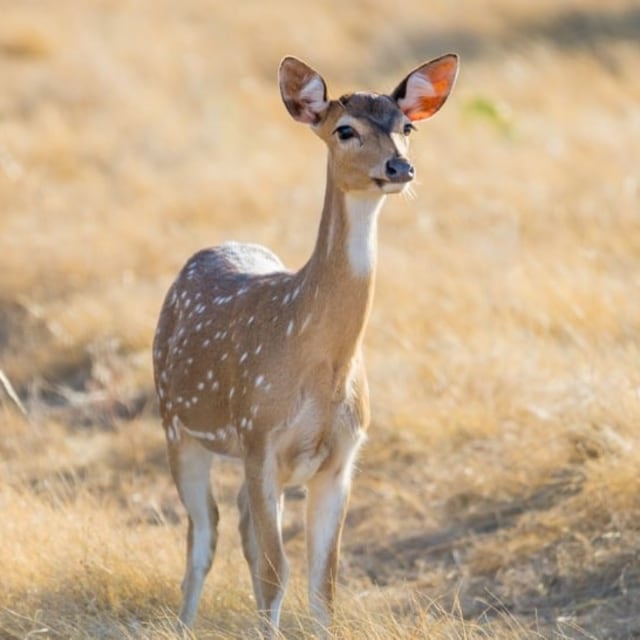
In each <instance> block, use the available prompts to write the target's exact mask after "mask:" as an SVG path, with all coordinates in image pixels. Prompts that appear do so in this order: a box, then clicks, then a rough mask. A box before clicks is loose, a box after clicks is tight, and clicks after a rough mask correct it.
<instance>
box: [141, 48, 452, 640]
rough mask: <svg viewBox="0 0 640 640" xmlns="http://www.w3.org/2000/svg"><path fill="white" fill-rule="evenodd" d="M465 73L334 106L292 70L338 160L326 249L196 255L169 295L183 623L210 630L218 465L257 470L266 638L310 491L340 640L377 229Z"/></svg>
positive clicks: (448, 59) (333, 164)
mask: <svg viewBox="0 0 640 640" xmlns="http://www.w3.org/2000/svg"><path fill="white" fill-rule="evenodd" d="M457 69H458V58H457V56H456V55H454V54H448V55H445V56H442V57H440V58H437V59H435V60H432V61H431V62H427V63H425V64H422V65H421V66H419V67H417V68H416V69H415V70H414V71H412V72H411V73H410V74H409V75H408V76H407V77H406V78H405V79H404V80H402V82H401V83H400V84H399V85H398V86H397V88H396V89H395V90H394V91H393V92H392V93H391V94H390V95H381V94H377V93H370V92H358V93H352V94H349V95H344V96H342V97H341V98H339V99H338V100H329V99H328V97H327V89H326V85H325V82H324V80H323V79H322V77H321V76H320V75H319V74H318V73H317V72H316V71H314V70H313V69H312V68H310V67H309V66H307V65H306V64H304V63H303V62H301V61H300V60H297V59H296V58H293V57H286V58H284V60H283V61H282V63H281V64H280V69H279V83H280V91H281V94H282V99H283V101H284V104H285V106H286V108H287V110H288V112H289V113H290V114H291V116H292V117H293V118H294V119H295V120H297V121H298V122H302V123H305V124H308V125H310V126H311V129H312V130H313V131H314V133H315V134H316V135H318V136H319V137H320V138H321V139H322V140H323V141H324V142H325V144H326V145H327V147H328V165H327V178H326V191H325V197H324V206H323V209H322V216H321V220H320V228H319V232H318V236H317V241H316V244H315V248H314V250H313V253H312V255H311V257H310V258H309V260H308V262H307V263H306V264H305V265H304V266H303V267H302V268H301V269H300V270H299V271H289V270H287V269H285V267H284V266H283V264H282V262H281V261H280V260H279V259H278V258H277V257H276V256H275V255H274V254H273V253H271V251H269V250H268V249H265V248H263V247H261V246H258V245H253V244H238V243H232V242H229V243H225V244H222V245H220V246H217V247H215V248H212V249H204V250H202V251H200V252H198V253H196V254H195V255H194V256H193V257H191V258H190V259H189V261H188V262H187V263H186V264H185V266H184V267H183V269H182V270H181V271H180V273H179V275H178V277H177V278H176V280H175V282H174V283H173V285H172V286H171V288H170V289H169V291H168V293H167V296H166V299H165V301H164V305H163V307H162V311H161V313H160V318H159V321H158V328H157V331H156V334H155V339H154V345H153V358H154V373H155V384H156V389H157V394H158V398H159V403H160V413H161V416H162V423H163V426H164V429H165V432H166V441H167V447H168V452H169V463H170V468H171V473H172V476H173V479H174V481H175V484H176V486H177V489H178V492H179V495H180V498H181V500H182V502H183V504H184V506H185V507H186V510H187V512H188V516H189V525H188V536H187V566H186V573H185V576H184V580H183V582H182V591H183V602H182V608H181V611H180V616H179V618H180V621H181V624H182V625H184V626H186V627H190V626H191V625H192V624H193V621H194V618H195V616H196V610H197V608H198V603H199V600H200V595H201V591H202V587H203V583H204V580H205V577H206V575H207V573H208V572H209V570H210V568H211V564H212V561H213V556H214V552H215V548H216V542H217V524H218V508H217V506H216V502H215V500H214V498H213V495H212V493H211V488H210V479H209V471H210V466H211V462H212V457H213V454H214V453H218V454H225V455H229V456H234V457H237V458H239V459H240V460H241V461H242V464H243V467H244V483H243V485H242V487H241V489H240V492H239V495H238V507H239V511H240V526H239V528H240V534H241V539H242V548H243V551H244V556H245V558H246V560H247V562H248V565H249V569H250V573H251V579H252V583H253V591H254V594H255V600H256V605H257V608H258V610H259V612H260V614H261V619H262V624H263V631H264V635H265V637H268V638H272V637H274V635H275V634H276V633H277V628H278V623H279V617H280V608H281V604H282V599H283V596H284V590H285V586H286V583H287V576H288V564H287V560H286V558H285V554H284V549H283V542H282V510H283V491H284V489H285V487H287V486H290V485H304V486H306V489H307V498H306V499H307V504H306V541H307V556H308V582H309V601H310V609H311V613H312V616H313V619H314V624H315V628H316V633H317V635H318V636H320V637H328V636H329V633H330V624H331V616H332V610H333V602H334V597H335V584H336V574H337V570H338V554H339V546H340V537H341V532H342V526H343V522H344V518H345V512H346V508H347V501H348V498H349V491H350V485H351V476H352V470H353V466H354V460H355V457H356V454H357V452H358V449H359V447H360V445H361V443H362V441H363V440H364V434H365V432H366V430H367V427H368V424H369V391H368V387H367V380H366V375H365V368H364V363H363V358H362V340H363V335H364V330H365V327H366V324H367V318H368V316H369V312H370V309H371V303H372V297H373V289H374V280H375V271H376V245H377V219H378V214H379V212H380V209H381V207H382V204H383V202H384V200H385V198H386V196H387V194H392V193H400V192H402V191H403V190H404V189H405V188H406V186H407V185H408V183H409V182H410V181H411V180H412V179H413V177H414V168H413V166H412V164H411V163H410V162H409V160H408V159H407V150H408V146H409V144H408V138H409V134H410V133H411V132H412V131H413V129H414V123H415V122H416V121H419V120H424V119H426V118H429V117H430V116H432V115H433V114H434V113H435V112H436V111H438V110H439V109H440V107H441V106H442V105H443V103H444V102H445V100H446V99H447V96H448V95H449V92H450V91H451V88H452V86H453V83H454V81H455V77H456V74H457Z"/></svg>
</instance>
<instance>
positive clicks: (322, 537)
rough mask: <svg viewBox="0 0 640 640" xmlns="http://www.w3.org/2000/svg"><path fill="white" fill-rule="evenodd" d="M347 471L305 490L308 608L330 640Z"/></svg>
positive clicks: (323, 478)
mask: <svg viewBox="0 0 640 640" xmlns="http://www.w3.org/2000/svg"><path fill="white" fill-rule="evenodd" d="M347 467H350V465H344V467H343V468H342V469H339V470H337V471H336V470H335V469H329V470H327V471H323V472H322V473H320V474H318V475H317V476H315V477H314V478H313V479H312V480H311V482H310V483H309V484H308V487H307V488H308V494H307V557H308V563H309V606H310V608H311V614H312V615H313V618H314V624H315V626H316V634H317V636H318V637H320V638H328V637H330V633H329V627H330V625H331V618H332V616H333V601H334V597H335V589H336V577H337V573H338V559H339V554H340V538H341V535H342V526H343V524H344V519H345V515H346V512H347V504H348V501H349V491H350V487H351V469H350V468H347Z"/></svg>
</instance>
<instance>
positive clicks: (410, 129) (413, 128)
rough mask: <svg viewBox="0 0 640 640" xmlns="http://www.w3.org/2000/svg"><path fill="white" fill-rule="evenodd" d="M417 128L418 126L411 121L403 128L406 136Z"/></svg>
mask: <svg viewBox="0 0 640 640" xmlns="http://www.w3.org/2000/svg"><path fill="white" fill-rule="evenodd" d="M415 130H416V128H415V127H414V126H413V125H412V124H411V123H410V122H407V124H405V125H404V129H403V130H402V132H403V133H404V135H405V136H408V135H409V134H410V133H411V132H412V131H415Z"/></svg>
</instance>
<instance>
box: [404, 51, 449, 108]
mask: <svg viewBox="0 0 640 640" xmlns="http://www.w3.org/2000/svg"><path fill="white" fill-rule="evenodd" d="M457 75H458V56H457V55H456V54H455V53H448V54H446V55H444V56H440V57H439V58H436V59H435V60H431V62H425V63H424V64H422V65H420V66H419V67H417V68H416V69H414V70H413V71H412V72H411V73H410V74H409V75H408V76H407V77H406V78H405V79H404V80H403V81H402V82H401V83H400V84H399V85H398V86H397V87H396V88H395V90H394V91H393V93H392V94H391V97H392V98H393V99H394V100H395V101H396V102H397V103H398V107H400V109H401V110H402V111H403V112H404V114H405V115H406V116H407V118H409V120H411V121H417V120H424V119H426V118H430V117H431V116H432V115H433V114H434V113H436V112H437V111H438V110H439V109H440V107H442V105H443V104H444V103H445V101H446V99H447V97H448V96H449V93H450V92H451V89H452V88H453V85H454V83H455V81H456V76H457Z"/></svg>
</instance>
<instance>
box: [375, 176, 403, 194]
mask: <svg viewBox="0 0 640 640" xmlns="http://www.w3.org/2000/svg"><path fill="white" fill-rule="evenodd" d="M373 183H374V184H375V185H376V187H378V189H380V191H382V192H383V193H402V191H404V190H405V189H406V188H407V185H408V184H409V181H407V182H392V181H391V180H383V179H381V178H373Z"/></svg>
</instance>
